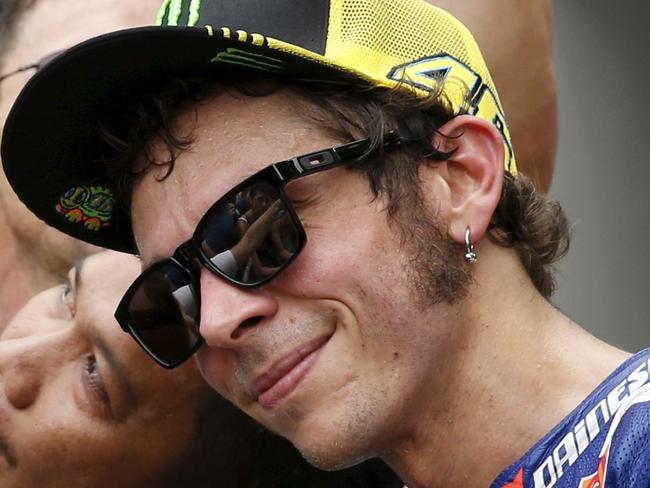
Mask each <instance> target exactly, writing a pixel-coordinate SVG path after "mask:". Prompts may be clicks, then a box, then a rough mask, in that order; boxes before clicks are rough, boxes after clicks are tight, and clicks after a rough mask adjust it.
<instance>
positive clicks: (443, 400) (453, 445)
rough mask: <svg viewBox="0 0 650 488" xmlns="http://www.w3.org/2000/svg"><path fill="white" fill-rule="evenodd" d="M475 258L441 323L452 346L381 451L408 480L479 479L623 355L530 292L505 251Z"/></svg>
mask: <svg viewBox="0 0 650 488" xmlns="http://www.w3.org/2000/svg"><path fill="white" fill-rule="evenodd" d="M480 258H481V260H482V261H480V262H479V263H477V265H475V266H476V267H475V286H473V288H472V290H471V292H470V295H469V296H468V298H467V299H466V300H465V301H464V303H463V304H462V305H460V307H459V308H462V311H460V314H459V320H458V322H457V323H455V324H452V325H451V326H450V328H453V329H454V332H453V334H454V339H453V342H454V344H455V346H456V347H455V351H456V353H450V356H449V357H448V358H445V361H444V365H443V366H442V368H441V369H439V370H437V371H436V372H435V375H432V377H431V388H428V389H427V391H426V392H425V393H424V395H423V396H422V398H421V399H420V400H421V401H418V402H414V404H415V405H416V407H414V409H413V411H411V412H409V416H408V418H410V419H418V420H417V422H413V425H409V426H408V427H407V428H408V430H407V431H406V432H407V435H405V436H404V437H403V438H401V441H399V442H398V444H397V446H396V448H395V449H394V450H393V451H392V452H390V453H389V454H388V455H387V456H386V457H385V460H386V461H387V462H388V463H389V464H390V465H391V466H392V467H393V469H394V470H395V471H396V472H397V473H399V474H400V475H401V476H402V479H403V480H404V481H405V482H406V483H407V485H408V486H409V488H433V487H443V486H444V487H460V486H462V487H466V488H472V487H481V488H484V487H485V486H489V485H490V483H491V482H492V481H493V480H494V478H495V477H496V476H497V475H498V474H499V473H500V472H501V471H502V470H503V469H504V468H505V467H506V466H508V465H510V464H511V463H513V462H515V461H516V460H517V459H518V458H519V457H521V456H522V455H523V454H525V453H526V451H527V450H528V449H529V448H530V447H532V445H533V444H534V443H535V442H536V441H538V440H539V439H541V438H542V437H543V436H544V434H546V433H547V432H548V431H549V430H551V429H552V428H553V427H554V426H555V425H556V424H557V423H559V422H560V421H561V420H562V419H563V418H564V417H565V416H566V415H567V414H569V413H570V412H571V411H572V410H573V409H574V408H575V407H576V406H577V405H578V404H579V403H580V402H581V401H582V400H583V399H584V398H585V397H586V396H587V395H589V393H591V391H593V389H594V388H595V387H596V386H597V385H598V384H599V383H600V382H601V381H602V380H604V379H605V378H606V377H607V375H609V373H611V371H613V370H614V369H615V368H616V366H618V365H619V364H620V363H621V362H622V361H624V360H625V359H626V358H627V357H628V356H629V355H628V354H627V353H624V352H622V351H619V350H617V349H615V348H613V347H611V346H609V345H607V344H605V343H603V342H602V341H600V340H598V339H596V338H595V337H593V336H591V335H590V334H588V333H587V332H586V331H584V330H583V329H581V328H580V327H579V326H577V325H576V324H574V323H573V322H572V321H571V320H570V319H569V318H568V317H566V316H564V315H563V314H562V313H560V312H559V311H558V310H556V309H555V308H554V307H553V306H552V305H551V304H549V303H548V302H547V301H546V300H545V299H544V298H543V297H542V296H541V295H539V293H538V292H537V291H536V290H535V288H534V286H533V285H532V283H531V282H530V280H529V279H528V277H527V275H526V272H525V270H524V269H523V268H522V267H521V264H520V262H519V260H518V259H517V258H516V256H515V255H514V252H513V251H511V250H505V249H501V248H496V246H491V245H488V246H486V247H485V248H484V249H482V250H481V256H480ZM436 383H437V384H436ZM440 392H444V393H443V395H440Z"/></svg>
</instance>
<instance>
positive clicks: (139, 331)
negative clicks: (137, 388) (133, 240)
mask: <svg viewBox="0 0 650 488" xmlns="http://www.w3.org/2000/svg"><path fill="white" fill-rule="evenodd" d="M146 273H147V274H146V275H145V276H144V277H143V278H142V279H141V281H140V283H139V286H138V288H137V290H136V291H135V292H134V293H133V295H132V297H131V301H130V304H129V320H128V322H129V324H130V327H131V330H132V332H133V334H134V335H136V336H137V339H138V340H139V341H140V343H141V344H142V345H143V346H144V348H145V349H146V350H147V351H148V352H149V353H150V354H151V355H152V356H154V357H155V358H156V359H157V360H158V361H160V362H161V363H163V364H164V365H166V366H173V365H176V364H178V363H180V362H182V361H184V360H185V359H187V357H188V356H189V355H190V354H192V352H194V350H195V349H196V347H197V345H198V344H199V341H200V340H201V338H200V335H199V301H198V293H197V290H196V289H195V285H194V284H193V282H192V278H191V276H190V275H189V273H188V272H187V271H186V270H184V269H183V268H181V267H180V266H179V265H177V264H176V263H175V262H173V261H171V260H168V261H166V262H163V263H161V264H160V265H157V266H156V267H155V268H151V269H150V270H149V271H147V272H146Z"/></svg>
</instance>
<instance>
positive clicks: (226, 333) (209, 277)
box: [200, 269, 278, 349]
mask: <svg viewBox="0 0 650 488" xmlns="http://www.w3.org/2000/svg"><path fill="white" fill-rule="evenodd" d="M277 310H278V302H277V300H276V299H275V298H274V297H273V295H271V294H270V293H268V292H267V291H265V290H260V289H255V290H245V289H242V288H238V287H236V286H235V285H232V284H230V283H227V282H226V281H224V280H223V279H221V278H219V277H217V276H215V275H214V274H212V273H211V272H210V271H208V270H205V269H204V270H202V272H201V325H200V331H201V336H202V337H203V339H204V340H205V342H206V344H207V345H208V346H211V347H220V348H226V349H236V348H237V347H239V345H240V344H241V343H242V342H243V340H244V338H245V337H246V335H247V333H248V332H249V331H252V330H254V328H255V327H256V326H257V325H258V324H259V323H260V322H261V321H262V320H264V319H265V318H269V317H273V316H274V315H275V314H276V313H277Z"/></svg>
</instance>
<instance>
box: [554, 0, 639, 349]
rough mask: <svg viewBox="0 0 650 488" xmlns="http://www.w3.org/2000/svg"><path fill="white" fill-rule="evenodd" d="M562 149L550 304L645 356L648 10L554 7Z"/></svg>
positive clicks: (629, 0) (559, 3)
mask: <svg viewBox="0 0 650 488" xmlns="http://www.w3.org/2000/svg"><path fill="white" fill-rule="evenodd" d="M553 13H554V23H555V34H554V37H555V42H554V50H555V60H556V68H557V77H558V90H559V107H560V147H559V152H558V159H557V165H556V173H555V178H554V182H553V186H552V190H551V194H552V195H553V196H554V197H555V198H557V199H558V200H560V202H562V204H563V206H564V208H565V209H566V210H567V213H568V214H569V217H570V219H571V221H572V222H573V224H574V228H573V237H574V238H573V244H572V248H571V250H570V252H569V255H568V256H567V257H566V258H565V259H564V261H562V262H561V263H560V265H559V266H558V271H559V273H558V284H559V290H558V292H557V294H556V296H555V299H554V302H555V304H556V305H558V306H559V307H560V308H561V309H562V310H563V311H564V312H565V313H567V314H568V315H569V316H571V317H572V318H573V319H574V320H575V321H577V322H578V323H579V324H581V325H583V326H584V327H586V328H587V329H589V330H590V331H591V332H592V333H594V334H595V335H597V336H598V337H600V338H602V339H604V340H606V341H608V342H611V343H614V344H616V345H619V346H621V347H623V348H625V349H628V350H630V351H637V350H640V349H642V348H644V347H647V346H650V294H649V292H648V285H649V284H650V223H649V222H650V219H649V216H648V212H649V211H650V124H649V123H648V117H649V114H648V110H649V109H650V103H649V98H650V96H649V94H648V90H649V88H650V54H649V50H650V42H649V40H650V34H649V32H650V2H648V1H647V0H622V1H616V0H606V1H605V0H553Z"/></svg>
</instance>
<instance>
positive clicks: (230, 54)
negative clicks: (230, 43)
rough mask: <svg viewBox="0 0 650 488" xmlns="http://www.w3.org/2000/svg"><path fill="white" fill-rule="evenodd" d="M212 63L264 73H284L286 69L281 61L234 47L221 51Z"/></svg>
mask: <svg viewBox="0 0 650 488" xmlns="http://www.w3.org/2000/svg"><path fill="white" fill-rule="evenodd" d="M212 62H213V63H229V64H236V65H239V66H245V67H247V68H253V69H260V70H264V71H282V70H283V69H284V63H283V62H282V61H281V60H279V59H275V58H271V57H269V56H263V55H261V54H253V53H249V52H246V51H242V50H240V49H236V48H234V47H230V48H228V49H226V50H225V51H221V52H220V53H219V54H217V55H216V56H215V57H214V58H212Z"/></svg>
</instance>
